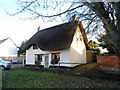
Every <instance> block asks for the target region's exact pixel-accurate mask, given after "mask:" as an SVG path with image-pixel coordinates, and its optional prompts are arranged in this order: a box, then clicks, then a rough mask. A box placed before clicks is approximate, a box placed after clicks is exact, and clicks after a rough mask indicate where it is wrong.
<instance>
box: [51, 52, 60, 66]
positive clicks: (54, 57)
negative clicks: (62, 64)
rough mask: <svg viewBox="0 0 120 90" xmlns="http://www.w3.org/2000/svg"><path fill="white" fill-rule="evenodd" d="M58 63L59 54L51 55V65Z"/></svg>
mask: <svg viewBox="0 0 120 90" xmlns="http://www.w3.org/2000/svg"><path fill="white" fill-rule="evenodd" d="M58 61H60V53H52V60H51V63H52V64H58Z"/></svg>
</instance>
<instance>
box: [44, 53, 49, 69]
mask: <svg viewBox="0 0 120 90" xmlns="http://www.w3.org/2000/svg"><path fill="white" fill-rule="evenodd" d="M44 67H45V68H49V55H48V54H47V55H45V64H44Z"/></svg>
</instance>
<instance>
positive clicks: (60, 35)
mask: <svg viewBox="0 0 120 90" xmlns="http://www.w3.org/2000/svg"><path fill="white" fill-rule="evenodd" d="M77 26H79V27H81V22H80V21H75V20H72V21H70V22H68V23H64V24H60V25H57V26H54V27H50V28H47V29H44V30H41V31H38V32H37V33H36V34H34V35H33V36H32V37H31V38H30V39H29V40H28V42H27V43H26V44H25V46H24V48H23V51H25V50H27V49H28V48H29V47H30V46H31V45H36V46H37V47H39V48H40V49H41V50H43V51H56V50H63V49H67V48H69V47H70V45H71V43H72V40H73V36H74V33H75V31H76V28H77ZM81 30H82V31H81V32H82V33H83V36H84V39H85V40H84V42H85V44H87V42H86V41H87V38H86V35H85V32H83V31H84V30H83V27H82V29H81Z"/></svg>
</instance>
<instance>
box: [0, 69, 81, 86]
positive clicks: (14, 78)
mask: <svg viewBox="0 0 120 90" xmlns="http://www.w3.org/2000/svg"><path fill="white" fill-rule="evenodd" d="M77 79H78V77H72V76H67V75H59V74H57V73H50V72H40V71H30V70H11V71H4V72H3V80H2V81H3V82H2V83H3V88H64V87H72V86H73V85H74V84H73V82H75V80H77ZM79 79H80V78H79ZM66 83H69V84H68V86H66Z"/></svg>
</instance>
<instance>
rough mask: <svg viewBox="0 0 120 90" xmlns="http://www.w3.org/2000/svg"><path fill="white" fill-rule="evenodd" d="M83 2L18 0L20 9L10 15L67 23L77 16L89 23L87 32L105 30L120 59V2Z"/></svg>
mask: <svg viewBox="0 0 120 90" xmlns="http://www.w3.org/2000/svg"><path fill="white" fill-rule="evenodd" d="M81 1H82V0H17V3H18V5H19V7H20V9H19V10H18V11H17V12H16V13H14V14H9V15H11V16H14V15H17V14H19V13H22V12H29V13H31V16H30V17H28V18H30V19H37V18H42V19H43V20H65V21H66V20H69V19H70V17H71V16H73V15H74V14H75V15H77V16H78V19H80V20H81V21H83V22H86V23H87V26H86V32H95V33H98V32H100V30H105V33H106V32H107V38H106V39H107V40H106V41H107V42H108V43H110V44H111V46H112V48H113V49H114V51H115V52H116V54H117V55H118V56H119V57H120V49H119V48H120V36H119V35H120V30H119V29H120V25H119V24H120V2H105V0H104V2H90V0H89V2H88V1H87V0H86V2H81ZM99 1H102V0H99ZM115 1H116V0H115ZM65 17H66V18H65ZM98 30H99V31H98ZM102 33H103V32H102ZM91 34H92V33H91Z"/></svg>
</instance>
